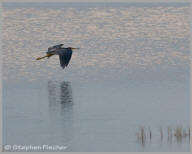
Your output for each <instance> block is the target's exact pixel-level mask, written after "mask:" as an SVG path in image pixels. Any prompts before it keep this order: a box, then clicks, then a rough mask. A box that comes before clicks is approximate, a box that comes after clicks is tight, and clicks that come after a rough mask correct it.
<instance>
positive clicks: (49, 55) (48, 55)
mask: <svg viewBox="0 0 192 154" xmlns="http://www.w3.org/2000/svg"><path fill="white" fill-rule="evenodd" d="M51 56H53V54H47V55H46V56H43V57H38V58H36V60H40V59H43V58H46V57H48V58H49V57H51Z"/></svg>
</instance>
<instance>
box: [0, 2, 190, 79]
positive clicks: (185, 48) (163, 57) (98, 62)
mask: <svg viewBox="0 0 192 154" xmlns="http://www.w3.org/2000/svg"><path fill="white" fill-rule="evenodd" d="M63 6H65V5H64V4H63ZM188 11H189V7H188V6H181V7H173V6H167V7H162V6H156V7H147V6H144V7H134V6H129V7H123V4H122V6H121V7H87V8H81V6H79V7H67V8H65V7H64V8H62V7H61V8H49V7H47V8H46V7H45V8H41V7H40V8H38V7H36V8H35V7H29V8H22V7H21V8H6V9H4V24H3V27H4V31H3V38H4V40H3V50H4V52H3V55H4V75H3V77H4V79H5V80H9V79H14V80H20V79H27V80H29V79H30V80H37V79H39V78H41V79H44V78H48V79H52V78H57V79H62V78H63V75H65V76H67V77H70V78H74V76H78V78H79V79H84V78H85V77H86V78H90V77H91V78H92V79H98V78H104V77H105V78H112V76H113V75H114V74H116V73H117V74H118V75H117V74H116V75H115V77H120V76H121V74H126V76H128V75H130V74H134V72H137V71H143V72H146V71H147V72H148V71H156V70H157V71H158V70H160V69H162V70H163V71H169V70H170V69H172V70H174V69H177V70H180V71H182V70H185V69H186V68H188V65H189V15H188ZM57 43H64V44H65V45H66V46H74V47H80V48H81V50H80V51H77V53H74V54H73V57H72V61H71V63H70V65H69V68H70V69H67V73H60V72H61V71H62V70H61V68H60V67H59V61H58V57H51V58H50V59H49V60H42V61H35V58H36V57H38V56H41V55H44V54H45V52H46V50H47V48H48V47H49V46H51V45H54V44H57ZM93 70H94V71H93ZM106 71H107V74H106V73H105V72H106ZM63 72H64V71H63ZM13 74H14V77H13ZM55 74H56V75H55ZM119 74H120V75H119Z"/></svg>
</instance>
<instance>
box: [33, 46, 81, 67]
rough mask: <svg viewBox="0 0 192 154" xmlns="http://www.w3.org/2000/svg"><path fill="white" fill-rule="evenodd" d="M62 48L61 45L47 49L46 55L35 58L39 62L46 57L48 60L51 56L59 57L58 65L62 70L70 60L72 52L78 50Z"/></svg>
mask: <svg viewBox="0 0 192 154" xmlns="http://www.w3.org/2000/svg"><path fill="white" fill-rule="evenodd" d="M62 46H63V44H58V45H55V46H52V47H49V48H48V51H47V52H46V55H45V56H43V57H38V58H36V60H40V59H43V58H46V57H47V58H49V57H51V56H53V55H59V59H60V65H61V67H62V68H63V69H64V68H65V67H67V66H68V64H69V61H70V60H71V56H72V53H73V50H74V49H79V48H72V47H68V48H63V47H62Z"/></svg>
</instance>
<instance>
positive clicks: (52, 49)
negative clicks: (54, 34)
mask: <svg viewBox="0 0 192 154" xmlns="http://www.w3.org/2000/svg"><path fill="white" fill-rule="evenodd" d="M63 45H64V44H58V45H55V46H52V47H49V48H48V51H47V53H52V52H54V51H56V50H57V49H61V47H62V46H63Z"/></svg>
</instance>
